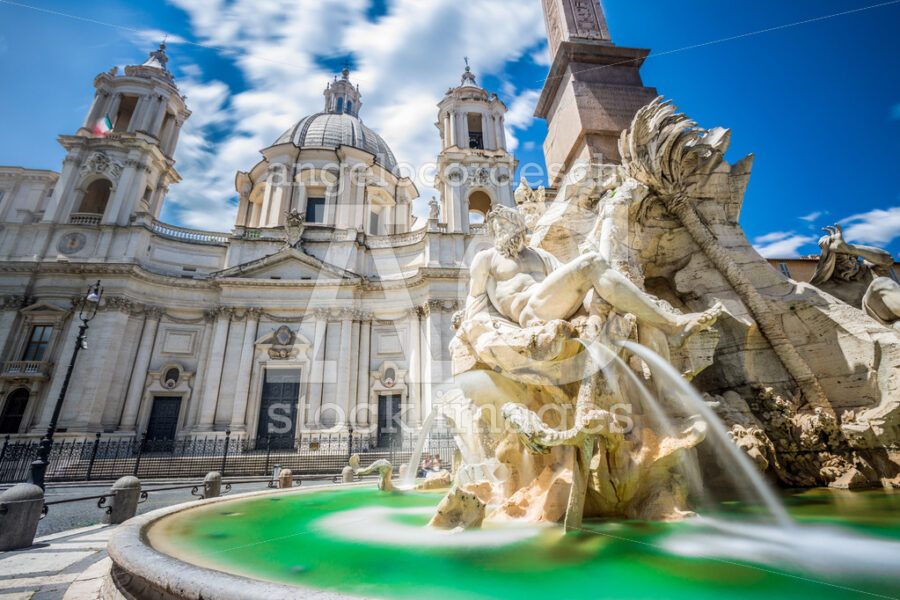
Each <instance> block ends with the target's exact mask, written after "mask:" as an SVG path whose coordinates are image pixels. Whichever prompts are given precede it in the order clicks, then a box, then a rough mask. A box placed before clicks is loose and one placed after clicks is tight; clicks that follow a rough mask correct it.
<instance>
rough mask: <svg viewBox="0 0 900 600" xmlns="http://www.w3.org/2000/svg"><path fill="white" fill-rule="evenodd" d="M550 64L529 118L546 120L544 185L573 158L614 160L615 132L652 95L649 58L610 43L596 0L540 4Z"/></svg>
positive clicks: (557, 176)
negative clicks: (645, 71)
mask: <svg viewBox="0 0 900 600" xmlns="http://www.w3.org/2000/svg"><path fill="white" fill-rule="evenodd" d="M543 5H544V20H545V22H546V24H547V39H548V43H549V48H550V57H551V59H552V63H551V65H550V72H549V73H548V74H547V80H546V81H545V82H544V89H543V90H542V91H541V97H540V99H539V100H538V103H537V108H536V109H535V112H534V116H536V117H539V118H541V119H546V120H547V138H546V140H545V141H544V158H545V160H546V162H547V166H548V167H550V165H562V169H555V168H554V169H549V170H550V185H551V186H556V185H559V183H560V181H561V180H562V177H563V176H564V175H565V174H566V173H567V172H568V171H569V170H570V169H571V167H572V165H573V164H574V163H575V162H576V161H588V162H597V160H598V158H602V161H603V162H618V160H619V151H618V140H619V134H620V132H621V131H622V130H623V129H625V128H627V127H628V126H629V125H631V119H632V118H634V114H635V113H636V112H637V110H638V109H639V108H640V107H642V106H644V105H645V104H647V103H648V102H650V101H651V100H653V99H654V98H656V96H657V95H658V94H657V93H656V89H655V88H651V87H644V84H643V82H642V81H641V73H640V68H641V65H642V64H643V62H644V59H645V58H646V57H647V55H648V54H649V53H650V51H649V50H644V49H641V48H625V47H623V46H616V45H615V44H613V43H612V39H611V37H610V34H609V28H608V27H607V26H606V17H605V16H604V14H603V9H602V8H601V7H600V4H599V3H598V2H597V0H543Z"/></svg>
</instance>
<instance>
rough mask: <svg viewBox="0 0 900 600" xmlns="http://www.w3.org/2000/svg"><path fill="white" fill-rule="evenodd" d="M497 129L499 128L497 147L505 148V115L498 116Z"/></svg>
mask: <svg viewBox="0 0 900 600" xmlns="http://www.w3.org/2000/svg"><path fill="white" fill-rule="evenodd" d="M499 129H500V147H499V148H498V149H499V150H506V117H505V116H501V117H500V123H499Z"/></svg>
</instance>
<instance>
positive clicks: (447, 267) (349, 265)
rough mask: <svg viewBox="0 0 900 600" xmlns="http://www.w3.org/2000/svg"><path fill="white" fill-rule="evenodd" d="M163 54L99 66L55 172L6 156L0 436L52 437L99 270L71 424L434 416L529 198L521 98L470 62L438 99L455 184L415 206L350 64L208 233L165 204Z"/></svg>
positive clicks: (267, 425) (149, 429)
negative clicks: (520, 138) (495, 244)
mask: <svg viewBox="0 0 900 600" xmlns="http://www.w3.org/2000/svg"><path fill="white" fill-rule="evenodd" d="M167 60H168V58H167V56H166V54H165V47H164V46H162V45H161V47H160V49H159V50H157V51H154V52H152V53H151V55H150V57H149V59H148V60H147V61H146V62H144V63H143V64H140V65H133V66H129V67H126V68H125V70H124V73H118V72H117V71H116V69H113V70H112V71H110V72H107V73H101V74H100V75H98V76H97V77H96V79H95V80H94V86H95V88H96V94H95V96H94V102H93V105H92V107H91V109H90V111H89V113H88V115H86V117H85V120H84V123H83V124H82V126H81V127H80V128H78V129H77V131H75V133H74V134H73V135H62V136H60V138H59V142H60V143H61V144H62V145H63V147H64V148H65V149H66V151H67V155H66V157H65V159H64V161H63V164H62V168H61V170H60V172H59V173H56V172H51V171H43V170H31V169H25V168H20V167H0V223H2V229H0V295H2V304H0V352H2V356H0V359H2V362H0V365H2V368H0V434H3V435H6V434H9V435H11V436H13V437H14V438H22V439H29V438H32V439H33V438H37V437H39V436H40V435H41V434H42V433H43V432H44V431H46V428H47V426H48V423H49V422H50V419H51V415H52V412H53V407H54V404H55V402H56V400H57V398H58V396H59V394H60V391H61V387H62V384H63V380H64V375H65V371H66V368H67V367H68V363H69V360H70V357H71V356H72V351H73V349H74V346H75V343H76V338H77V335H78V328H79V325H80V324H81V321H80V320H79V319H78V312H79V308H80V305H81V302H82V301H83V298H84V296H85V294H86V291H87V289H88V286H89V285H91V284H93V283H94V282H96V281H98V280H99V281H100V282H101V284H102V286H103V293H102V299H101V302H100V304H99V308H98V312H97V315H96V317H95V318H94V319H93V320H92V321H91V322H90V324H89V330H88V332H87V349H86V350H84V351H82V352H81V354H80V355H79V357H78V361H77V364H76V366H75V375H74V376H73V378H72V380H71V384H70V385H69V387H68V391H67V394H66V397H65V402H64V405H63V408H62V413H61V416H60V421H59V432H58V434H57V438H60V437H63V438H65V437H67V436H68V437H86V436H91V435H93V434H95V433H102V434H103V435H104V437H105V438H109V437H116V436H120V437H122V438H129V437H134V436H140V435H143V434H146V435H147V437H148V439H160V440H165V439H180V438H184V437H190V436H196V435H203V436H209V435H215V434H217V433H221V434H223V435H224V432H225V431H226V430H228V431H230V432H231V435H232V436H242V437H246V438H251V439H253V438H256V439H259V438H262V437H267V436H275V437H280V438H283V439H284V440H285V441H286V440H288V439H292V438H296V437H299V436H302V435H303V433H304V432H309V431H347V430H348V429H349V428H351V427H352V428H353V429H354V430H356V431H360V430H369V431H373V432H378V433H379V434H380V433H381V432H389V431H393V430H394V429H395V427H393V426H391V423H395V424H396V423H398V422H402V423H403V424H405V425H407V426H408V427H410V428H413V429H414V428H416V427H420V426H421V423H422V421H423V419H424V418H425V417H426V415H427V414H428V412H429V411H430V410H431V406H432V403H433V402H434V401H435V399H436V398H439V397H440V394H441V393H442V391H443V390H444V389H445V388H446V387H447V386H448V384H449V381H450V379H451V375H450V370H449V355H448V349H447V347H448V343H449V341H450V339H451V337H452V333H453V332H452V329H451V324H450V323H451V317H452V315H453V313H454V312H455V311H456V310H458V308H459V307H460V303H461V302H462V301H463V299H464V297H465V293H466V289H465V286H466V282H467V279H468V277H467V268H466V264H467V260H468V258H467V257H469V256H471V255H472V254H473V253H474V252H477V251H478V250H480V249H481V248H483V247H484V246H485V245H486V244H488V243H489V242H488V240H487V238H486V236H485V235H484V234H483V233H484V232H483V227H484V226H483V224H481V220H482V218H483V216H484V215H485V214H486V213H487V211H488V210H490V208H491V206H492V205H494V204H495V203H501V204H505V205H512V204H513V189H512V181H513V177H512V176H513V174H514V172H515V168H516V161H515V159H514V158H513V157H512V156H511V155H510V154H509V153H508V152H507V150H506V139H505V135H504V113H505V111H506V107H505V106H504V105H503V103H502V102H501V101H500V100H499V99H498V98H497V96H496V95H495V94H493V93H489V92H488V91H486V90H484V89H482V88H481V87H480V86H479V85H478V84H477V82H476V80H475V77H474V75H473V74H472V73H471V72H470V71H469V69H468V67H467V68H466V72H465V73H464V74H463V76H462V78H461V82H460V84H459V85H458V86H456V87H453V88H451V89H450V90H449V91H448V92H447V94H446V96H445V98H444V99H443V100H442V101H441V103H440V104H439V106H438V119H437V123H436V125H437V129H438V131H437V132H436V134H437V135H439V136H440V138H441V140H442V152H441V154H440V156H439V157H438V165H439V173H438V180H437V184H436V187H438V189H439V190H440V194H441V197H440V200H436V199H432V201H431V204H430V207H431V210H430V214H429V218H428V219H422V218H414V216H413V214H412V202H413V201H414V200H415V199H416V198H417V197H418V191H417V189H416V186H415V184H414V183H413V182H412V181H411V180H410V179H408V178H406V177H403V176H402V175H400V174H399V172H398V169H397V160H396V158H395V157H394V155H393V153H392V152H391V149H390V147H389V146H388V145H387V143H386V142H385V141H384V140H383V139H382V138H381V137H380V136H379V135H378V134H377V133H376V132H374V131H373V130H371V129H370V128H368V127H367V126H366V125H364V124H363V122H362V121H361V120H360V118H359V115H360V112H361V107H362V96H361V93H360V91H359V89H358V87H357V86H355V85H353V83H352V82H351V79H350V75H349V72H348V71H347V70H346V69H345V70H344V71H343V72H342V73H341V75H340V76H336V77H335V78H334V81H332V82H330V83H329V84H328V86H327V87H326V89H325V91H324V106H323V110H322V111H321V112H319V113H316V114H313V115H309V116H306V117H304V118H302V119H300V120H299V121H298V122H297V123H296V124H295V125H294V126H292V127H291V128H290V129H288V130H287V131H285V132H284V134H283V135H281V136H280V137H279V138H278V139H277V140H274V141H273V144H272V145H271V146H269V147H267V148H264V149H262V150H261V160H260V161H259V162H258V163H257V164H256V165H253V166H252V168H249V170H247V171H246V172H238V173H237V174H236V177H235V186H236V195H237V197H238V206H237V219H236V222H235V224H234V227H233V229H232V230H231V231H229V232H212V231H197V230H192V229H186V228H182V227H177V226H174V225H171V224H166V223H163V222H161V221H160V220H159V216H160V214H161V210H162V207H163V203H164V202H165V197H166V193H167V190H168V188H169V186H170V185H173V184H176V183H177V182H178V181H179V175H178V173H177V171H176V169H175V161H174V159H173V156H174V154H175V149H176V147H177V143H178V135H179V132H180V130H181V127H182V125H183V124H184V122H185V120H186V119H188V118H189V117H190V114H191V113H190V110H189V108H188V106H187V105H186V103H185V98H184V97H183V96H182V95H181V94H180V92H179V90H178V87H177V83H176V81H175V79H174V78H173V76H172V75H171V73H170V72H169V71H168V69H167V67H166V63H167Z"/></svg>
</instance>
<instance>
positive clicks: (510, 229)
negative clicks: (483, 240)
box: [485, 204, 527, 258]
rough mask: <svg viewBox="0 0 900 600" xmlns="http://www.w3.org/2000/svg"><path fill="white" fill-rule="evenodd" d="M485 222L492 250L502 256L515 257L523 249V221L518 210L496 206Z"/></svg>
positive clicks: (524, 236)
mask: <svg viewBox="0 0 900 600" xmlns="http://www.w3.org/2000/svg"><path fill="white" fill-rule="evenodd" d="M485 222H486V223H487V227H488V231H489V232H490V235H491V239H492V240H493V241H494V248H495V249H496V250H497V251H498V252H499V253H500V254H502V255H503V256H506V257H510V258H511V257H514V256H517V255H518V254H519V252H521V251H522V249H523V248H524V247H525V242H526V236H527V234H526V228H525V219H524V218H523V216H522V214H521V213H520V212H519V211H518V210H516V209H514V208H509V207H508V206H502V205H500V204H497V205H496V206H494V208H492V209H491V212H489V213H488V214H487V218H486V219H485Z"/></svg>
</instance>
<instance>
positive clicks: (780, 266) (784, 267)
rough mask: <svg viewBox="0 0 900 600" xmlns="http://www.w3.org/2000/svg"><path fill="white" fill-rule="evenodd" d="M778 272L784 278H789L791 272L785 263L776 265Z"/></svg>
mask: <svg viewBox="0 0 900 600" xmlns="http://www.w3.org/2000/svg"><path fill="white" fill-rule="evenodd" d="M778 270H779V271H781V274H782V275H784V276H785V277H790V276H791V270H790V269H788V266H787V263H783V262H780V263H778Z"/></svg>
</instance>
